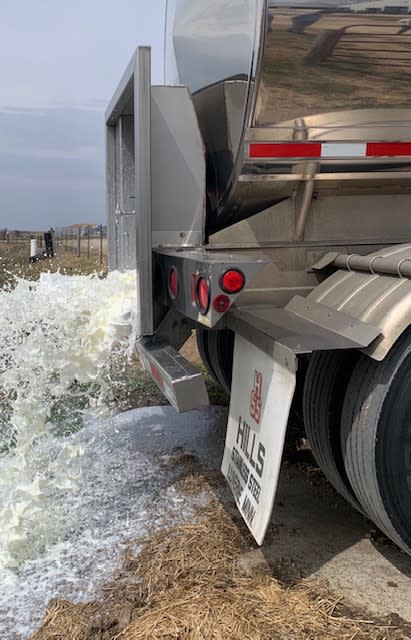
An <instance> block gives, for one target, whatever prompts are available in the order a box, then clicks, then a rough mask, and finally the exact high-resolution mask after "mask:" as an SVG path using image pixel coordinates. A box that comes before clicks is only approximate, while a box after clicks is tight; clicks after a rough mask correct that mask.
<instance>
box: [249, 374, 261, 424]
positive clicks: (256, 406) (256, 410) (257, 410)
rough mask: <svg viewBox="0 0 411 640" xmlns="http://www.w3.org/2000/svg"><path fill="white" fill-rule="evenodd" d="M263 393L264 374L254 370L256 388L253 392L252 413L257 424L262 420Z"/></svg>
mask: <svg viewBox="0 0 411 640" xmlns="http://www.w3.org/2000/svg"><path fill="white" fill-rule="evenodd" d="M262 395H263V374H262V373H260V372H259V371H257V370H256V371H254V389H253V390H252V392H251V402H250V415H251V417H252V418H253V420H255V421H256V423H257V424H260V420H261V405H262Z"/></svg>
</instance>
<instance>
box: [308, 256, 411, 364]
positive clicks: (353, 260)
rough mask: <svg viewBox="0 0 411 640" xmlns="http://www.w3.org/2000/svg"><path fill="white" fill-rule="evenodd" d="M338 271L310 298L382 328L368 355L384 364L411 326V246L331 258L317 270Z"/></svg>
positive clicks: (327, 257)
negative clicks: (389, 353)
mask: <svg viewBox="0 0 411 640" xmlns="http://www.w3.org/2000/svg"><path fill="white" fill-rule="evenodd" d="M330 267H338V270H337V271H335V272H334V273H333V274H332V275H331V276H330V277H328V278H327V279H326V280H324V281H323V282H322V283H321V284H320V285H319V286H318V287H316V288H315V289H314V291H312V292H311V293H310V294H309V295H308V297H307V300H310V301H312V302H317V303H321V304H322V305H325V306H327V307H330V308H331V309H334V310H338V311H343V312H344V313H346V314H347V315H349V316H351V317H353V318H355V319H357V320H360V321H362V322H365V323H367V324H371V325H373V326H375V327H378V328H379V329H380V330H381V334H380V336H379V337H377V338H376V339H375V340H374V341H373V342H372V343H371V344H370V345H369V346H368V347H366V348H364V349H363V352H364V353H366V354H367V355H368V356H370V357H371V358H373V359H374V360H377V361H381V360H384V358H385V356H386V355H387V354H388V352H389V351H390V349H391V347H392V346H393V344H394V343H395V342H396V341H397V340H398V338H399V337H400V336H401V335H402V333H403V332H404V331H405V330H406V329H407V328H408V327H409V326H410V325H411V244H404V245H396V246H393V247H388V248H385V249H382V250H381V251H378V252H376V253H373V254H370V255H367V256H358V255H345V254H335V253H334V254H327V255H326V256H324V258H322V260H321V261H320V262H319V263H317V264H316V265H314V266H313V267H312V269H313V270H314V271H322V270H324V269H327V268H328V269H329V268H330Z"/></svg>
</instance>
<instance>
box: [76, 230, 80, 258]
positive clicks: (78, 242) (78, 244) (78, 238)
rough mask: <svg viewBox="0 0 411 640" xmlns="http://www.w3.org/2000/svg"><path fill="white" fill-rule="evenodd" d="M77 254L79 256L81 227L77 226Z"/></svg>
mask: <svg viewBox="0 0 411 640" xmlns="http://www.w3.org/2000/svg"><path fill="white" fill-rule="evenodd" d="M77 256H78V257H80V256H81V228H80V227H79V228H78V237H77Z"/></svg>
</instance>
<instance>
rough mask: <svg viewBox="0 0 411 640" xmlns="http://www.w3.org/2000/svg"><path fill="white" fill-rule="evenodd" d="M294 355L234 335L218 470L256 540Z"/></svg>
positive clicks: (269, 500)
mask: <svg viewBox="0 0 411 640" xmlns="http://www.w3.org/2000/svg"><path fill="white" fill-rule="evenodd" d="M296 369H297V358H296V356H295V354H294V352H293V351H291V350H290V349H288V348H286V347H284V346H283V345H281V344H279V343H277V342H274V341H271V343H268V349H267V350H266V351H263V350H262V349H261V348H260V347H257V346H255V345H254V344H252V343H251V342H249V341H248V340H246V339H245V338H243V337H242V336H240V335H238V334H237V335H236V339H235V347H234V362H233V381H232V388H231V402H230V413H229V418H228V426H227V436H226V444H225V450H224V458H223V463H222V467H221V469H222V472H223V474H224V476H225V477H226V479H227V481H228V484H229V485H230V487H231V490H232V492H233V495H234V498H235V501H236V503H237V506H238V508H239V510H240V513H241V515H242V516H243V518H244V520H245V522H246V524H247V526H248V528H249V529H250V531H251V533H252V535H253V537H254V538H255V540H256V542H257V543H258V544H259V545H261V544H262V543H263V540H264V537H265V534H266V531H267V527H268V524H269V521H270V518H271V512H272V509H273V504H274V498H275V493H276V489H277V482H278V475H279V472H280V466H281V458H282V453H283V447H284V438H285V432H286V428H287V422H288V415H289V412H290V407H291V402H292V399H293V395H294V390H295V380H296Z"/></svg>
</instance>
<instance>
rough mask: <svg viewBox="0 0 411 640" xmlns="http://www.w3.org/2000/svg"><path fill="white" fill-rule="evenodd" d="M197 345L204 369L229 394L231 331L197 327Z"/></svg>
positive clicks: (231, 365)
mask: <svg viewBox="0 0 411 640" xmlns="http://www.w3.org/2000/svg"><path fill="white" fill-rule="evenodd" d="M197 345H198V350H199V353H200V356H201V359H202V360H203V362H204V365H205V367H206V369H207V370H208V372H209V373H210V374H211V375H212V376H213V378H214V379H215V380H216V381H217V382H218V384H220V385H221V386H222V387H223V389H224V390H225V391H226V392H227V393H228V394H229V393H230V390H231V379H232V374H233V353H234V333H233V331H229V330H228V329H222V330H221V331H217V330H214V329H211V330H210V329H197Z"/></svg>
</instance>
